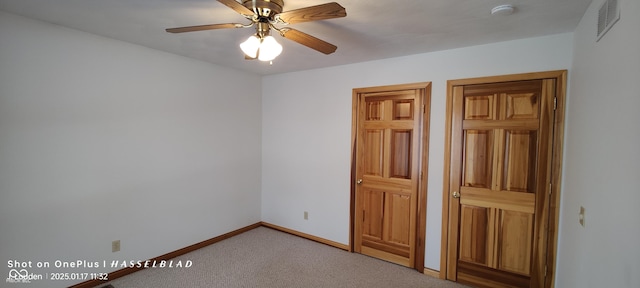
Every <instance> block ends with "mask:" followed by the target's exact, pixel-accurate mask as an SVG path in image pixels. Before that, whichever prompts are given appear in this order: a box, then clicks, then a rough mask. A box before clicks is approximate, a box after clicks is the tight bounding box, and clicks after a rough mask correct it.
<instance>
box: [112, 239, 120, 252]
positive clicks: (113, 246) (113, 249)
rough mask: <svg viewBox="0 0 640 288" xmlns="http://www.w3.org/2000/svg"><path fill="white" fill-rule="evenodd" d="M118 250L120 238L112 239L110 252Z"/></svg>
mask: <svg viewBox="0 0 640 288" xmlns="http://www.w3.org/2000/svg"><path fill="white" fill-rule="evenodd" d="M118 251H120V240H114V241H113V242H111V252H118Z"/></svg>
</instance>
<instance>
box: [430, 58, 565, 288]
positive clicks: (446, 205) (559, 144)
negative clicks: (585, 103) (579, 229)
mask: <svg viewBox="0 0 640 288" xmlns="http://www.w3.org/2000/svg"><path fill="white" fill-rule="evenodd" d="M566 78H567V71H566V70H557V71H546V72H534V73H524V74H512V75H503V76H491V77H480V78H470V79H459V80H449V81H447V110H446V115H447V116H446V128H445V151H444V158H445V159H444V170H443V174H444V175H443V203H442V235H441V237H442V242H441V243H442V247H441V255H440V267H441V269H440V278H442V279H449V278H452V277H451V275H450V274H451V272H452V271H451V270H454V269H452V266H451V265H455V261H456V259H450V258H451V257H449V254H450V249H451V247H449V242H450V241H451V239H449V237H450V236H449V235H450V230H451V228H450V227H449V225H450V221H449V217H450V215H449V210H450V205H451V204H450V202H451V201H450V197H451V195H450V193H449V192H450V191H449V190H450V187H449V183H450V180H449V178H450V172H451V171H450V168H451V162H450V159H451V158H450V155H451V152H452V145H453V144H454V143H451V139H452V135H451V127H452V120H453V117H454V115H453V88H454V87H456V86H464V85H473V84H489V83H500V82H510V81H524V80H537V79H554V80H555V81H556V90H555V117H554V120H553V121H554V123H553V136H552V137H553V143H552V147H551V149H552V160H551V183H549V184H550V195H549V209H548V211H549V218H548V219H549V225H548V234H547V243H549V244H548V245H547V252H546V256H547V257H546V269H545V273H546V278H545V283H544V287H553V283H554V279H555V264H556V261H555V259H556V249H557V242H558V241H557V240H558V233H557V232H558V224H559V219H558V218H559V204H560V192H561V191H560V187H561V176H562V175H561V173H562V149H563V144H564V140H563V135H564V110H565V108H564V107H565V95H566ZM454 258H455V257H454Z"/></svg>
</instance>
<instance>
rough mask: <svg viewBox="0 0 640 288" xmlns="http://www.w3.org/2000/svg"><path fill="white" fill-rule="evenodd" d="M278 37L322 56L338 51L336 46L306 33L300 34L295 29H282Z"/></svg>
mask: <svg viewBox="0 0 640 288" xmlns="http://www.w3.org/2000/svg"><path fill="white" fill-rule="evenodd" d="M280 35H282V37H284V38H287V39H289V40H292V41H295V42H298V43H300V44H302V45H304V46H307V47H309V48H311V49H314V50H316V51H318V52H322V53H324V54H331V53H333V52H336V49H338V47H337V46H336V45H333V44H331V43H329V42H326V41H323V40H320V39H318V38H316V37H313V36H311V35H309V34H307V33H304V32H300V31H298V30H296V29H291V28H282V29H281V30H280Z"/></svg>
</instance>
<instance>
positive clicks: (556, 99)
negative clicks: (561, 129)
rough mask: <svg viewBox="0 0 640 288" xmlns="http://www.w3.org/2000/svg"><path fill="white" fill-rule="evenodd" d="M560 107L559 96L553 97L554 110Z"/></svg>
mask: <svg viewBox="0 0 640 288" xmlns="http://www.w3.org/2000/svg"><path fill="white" fill-rule="evenodd" d="M556 109H558V97H553V111H556Z"/></svg>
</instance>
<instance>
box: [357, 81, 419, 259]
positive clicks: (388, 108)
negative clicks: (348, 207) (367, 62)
mask: <svg viewBox="0 0 640 288" xmlns="http://www.w3.org/2000/svg"><path fill="white" fill-rule="evenodd" d="M427 86H428V84H427ZM418 87H419V88H418ZM425 90H426V88H425V84H418V85H417V86H416V85H404V86H387V87H377V88H372V89H361V90H358V91H354V97H355V98H354V105H357V107H355V108H357V109H355V110H356V111H357V115H356V117H357V119H356V121H355V122H356V124H355V125H356V127H355V130H356V136H355V137H356V139H355V143H356V147H355V161H354V162H355V179H354V181H355V182H356V183H355V185H354V190H355V197H354V202H355V205H354V206H355V213H354V216H353V219H354V220H353V222H354V226H355V228H354V234H355V241H354V242H355V243H354V250H355V251H356V252H359V253H362V254H365V255H369V256H373V257H377V258H380V259H384V260H387V261H390V262H394V263H397V264H401V265H404V266H407V267H415V268H418V269H419V270H420V271H422V269H423V268H424V265H423V263H422V262H423V257H424V256H423V255H424V245H423V244H421V245H420V249H418V250H416V246H417V245H416V243H420V242H424V241H423V240H422V238H421V237H420V236H417V235H418V233H419V232H418V231H421V233H424V232H423V231H424V229H417V228H418V225H417V222H418V214H419V213H418V212H419V211H418V210H419V209H421V212H424V206H421V207H420V208H419V207H418V200H419V198H420V199H422V200H424V198H423V197H424V195H422V196H421V195H419V194H418V190H419V188H420V185H421V183H422V182H421V181H420V172H421V170H422V169H421V165H422V164H423V163H424V162H423V161H424V159H426V158H424V157H422V156H425V155H423V150H422V149H423V147H424V145H423V144H424V141H423V139H422V137H423V136H424V134H423V133H424V131H423V130H422V129H423V128H424V127H423V125H422V120H423V117H424V113H425V110H426V109H425V104H424V101H425V97H426V95H427V92H426V91H425ZM421 202H424V201H421ZM421 219H424V217H423V218H421ZM422 225H423V226H424V224H422ZM416 239H418V240H416ZM416 254H418V257H416ZM421 256H422V257H421ZM416 262H419V263H418V264H416Z"/></svg>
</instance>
